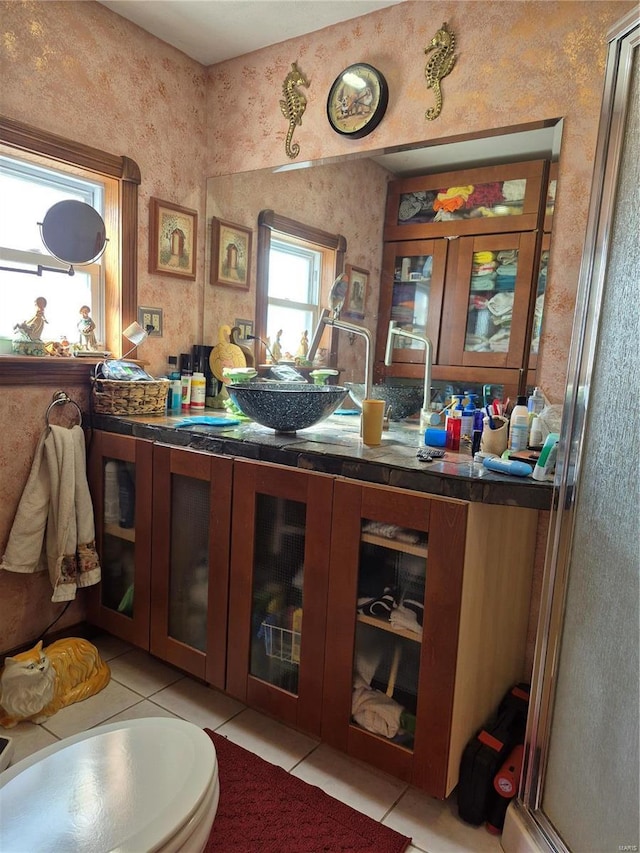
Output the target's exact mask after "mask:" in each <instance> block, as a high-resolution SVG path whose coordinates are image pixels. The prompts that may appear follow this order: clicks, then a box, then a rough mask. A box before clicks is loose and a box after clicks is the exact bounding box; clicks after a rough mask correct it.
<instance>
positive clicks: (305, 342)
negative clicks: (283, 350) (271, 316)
mask: <svg viewBox="0 0 640 853" xmlns="http://www.w3.org/2000/svg"><path fill="white" fill-rule="evenodd" d="M308 352H309V332H307V330H306V329H305V330H304V332H303V333H302V337H301V338H300V346H299V347H298V352H297V353H296V358H303V359H306V357H307V353H308Z"/></svg>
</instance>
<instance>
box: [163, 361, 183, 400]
mask: <svg viewBox="0 0 640 853" xmlns="http://www.w3.org/2000/svg"><path fill="white" fill-rule="evenodd" d="M167 379H168V380H169V382H170V383H171V384H170V385H169V393H168V395H167V409H168V411H170V412H175V411H179V410H180V406H181V402H182V385H181V382H180V371H179V370H178V356H177V355H170V356H168V357H167Z"/></svg>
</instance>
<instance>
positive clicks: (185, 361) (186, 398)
mask: <svg viewBox="0 0 640 853" xmlns="http://www.w3.org/2000/svg"><path fill="white" fill-rule="evenodd" d="M180 384H181V388H182V394H181V408H182V411H183V412H188V411H189V409H190V408H191V359H190V358H189V355H188V354H187V353H182V354H181V356H180Z"/></svg>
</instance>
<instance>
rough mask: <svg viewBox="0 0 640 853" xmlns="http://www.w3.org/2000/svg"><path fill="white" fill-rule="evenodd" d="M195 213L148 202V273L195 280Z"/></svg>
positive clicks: (165, 204)
mask: <svg viewBox="0 0 640 853" xmlns="http://www.w3.org/2000/svg"><path fill="white" fill-rule="evenodd" d="M197 236H198V212H197V211H196V210H189V209H188V208H186V207H180V206H179V205H177V204H172V203H171V202H168V201H161V200H160V199H159V198H151V199H149V272H150V273H156V274H158V275H170V276H174V277H175V278H186V279H190V280H191V281H194V280H195V277H196V248H197Z"/></svg>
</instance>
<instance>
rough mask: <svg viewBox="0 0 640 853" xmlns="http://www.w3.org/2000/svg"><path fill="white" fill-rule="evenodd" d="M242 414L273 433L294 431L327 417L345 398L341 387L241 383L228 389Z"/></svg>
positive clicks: (265, 382)
mask: <svg viewBox="0 0 640 853" xmlns="http://www.w3.org/2000/svg"><path fill="white" fill-rule="evenodd" d="M227 391H228V392H229V396H230V397H231V399H232V400H233V402H234V403H236V405H237V406H238V407H239V408H240V409H242V411H243V412H244V413H245V415H247V416H248V417H250V418H251V419H252V420H254V421H256V422H257V423H259V424H262V426H266V427H270V428H271V429H274V430H276V432H296V430H299V429H305V428H306V427H310V426H313V425H314V424H317V423H319V422H320V421H322V420H324V418H327V417H329V415H330V414H331V413H332V412H333V411H334V410H335V409H337V408H338V406H339V405H340V403H341V402H342V401H343V400H344V398H345V397H346V396H347V389H346V388H344V387H343V386H342V385H309V384H308V383H302V382H269V381H262V382H261V381H257V382H243V383H239V384H237V385H236V384H231V385H228V386H227Z"/></svg>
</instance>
